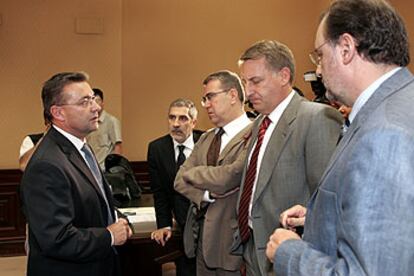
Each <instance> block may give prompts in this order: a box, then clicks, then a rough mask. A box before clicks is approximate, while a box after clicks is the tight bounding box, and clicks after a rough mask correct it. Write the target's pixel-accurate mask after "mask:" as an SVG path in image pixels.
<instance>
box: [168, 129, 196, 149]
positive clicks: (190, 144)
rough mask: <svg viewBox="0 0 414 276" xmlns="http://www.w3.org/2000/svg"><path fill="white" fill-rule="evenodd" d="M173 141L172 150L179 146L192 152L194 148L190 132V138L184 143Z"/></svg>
mask: <svg viewBox="0 0 414 276" xmlns="http://www.w3.org/2000/svg"><path fill="white" fill-rule="evenodd" d="M172 140H173V144H174V149H176V148H177V147H178V146H179V145H183V146H185V147H186V148H188V149H190V150H193V148H194V139H193V133H192V132H191V134H190V136H188V138H187V139H186V140H185V141H184V143H182V144H180V143H178V142H177V141H175V140H174V138H173V139H172Z"/></svg>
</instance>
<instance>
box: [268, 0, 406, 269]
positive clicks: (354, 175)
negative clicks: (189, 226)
mask: <svg viewBox="0 0 414 276" xmlns="http://www.w3.org/2000/svg"><path fill="white" fill-rule="evenodd" d="M311 57H312V61H313V62H314V63H315V65H316V66H317V73H319V74H321V75H322V77H323V80H324V83H325V85H326V88H327V90H328V94H327V95H328V97H329V98H331V99H334V100H336V101H338V102H340V103H342V104H345V105H346V106H349V107H352V111H351V113H350V114H349V117H348V119H349V121H350V125H349V127H348V129H347V130H346V132H345V134H344V136H343V138H342V139H341V141H340V142H339V144H338V146H337V148H336V150H335V153H334V154H333V156H332V158H331V160H330V162H329V164H328V166H327V168H326V171H325V173H324V175H323V177H322V179H321V183H320V185H319V186H318V189H317V190H316V192H315V193H314V194H313V196H312V198H311V200H310V202H309V204H308V208H307V212H305V211H304V209H303V207H302V208H300V209H301V210H300V209H299V210H298V207H295V208H294V209H296V211H295V210H292V209H290V210H288V211H287V213H285V215H287V216H284V217H283V216H282V220H283V219H284V220H285V221H286V219H287V218H286V217H288V218H289V219H288V220H287V221H288V222H289V221H290V220H291V219H294V218H299V219H302V221H303V216H304V215H305V214H306V220H305V233H304V235H303V240H302V239H300V237H299V236H298V235H296V233H294V232H292V231H289V230H286V229H277V230H276V231H275V232H274V234H273V235H272V236H271V238H270V241H269V243H268V247H267V256H268V257H269V259H271V260H272V261H273V262H274V270H275V272H276V274H277V275H295V276H296V275H299V276H300V275H413V271H414V262H413V259H414V258H413V256H414V239H413V233H414V212H413V210H414V170H413V168H414V124H413V121H414V109H413V105H414V76H413V75H412V73H411V72H410V71H409V70H408V69H407V68H406V66H407V65H408V63H409V61H410V48H409V39H408V35H407V30H406V28H405V26H404V22H403V20H402V18H401V17H400V15H399V14H398V13H397V12H396V11H395V9H394V8H393V7H391V6H390V4H389V3H387V2H386V1H383V0H375V1H373V0H337V1H333V2H332V4H331V6H330V7H329V8H328V10H327V11H326V12H324V14H323V17H322V20H321V22H320V24H319V27H318V30H317V33H316V38H315V50H314V51H313V52H312V54H311ZM289 224H291V222H289Z"/></svg>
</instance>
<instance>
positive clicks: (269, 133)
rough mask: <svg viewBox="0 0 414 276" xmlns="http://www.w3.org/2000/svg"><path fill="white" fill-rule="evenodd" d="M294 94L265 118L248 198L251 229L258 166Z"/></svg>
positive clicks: (250, 154) (292, 92) (291, 93)
mask: <svg viewBox="0 0 414 276" xmlns="http://www.w3.org/2000/svg"><path fill="white" fill-rule="evenodd" d="M295 93H296V92H295V91H293V90H292V91H291V92H290V94H289V95H288V96H287V97H286V98H285V99H284V100H283V101H282V102H281V103H280V104H278V105H277V106H276V108H275V109H274V110H273V111H272V112H271V113H270V114H269V115H267V117H269V119H270V120H271V123H270V125H269V127H268V128H267V130H266V133H265V135H264V137H263V142H262V146H261V147H260V150H259V155H258V157H257V170H256V177H255V179H254V183H253V188H252V197H251V198H250V204H249V226H250V228H253V226H252V221H251V219H250V216H251V212H252V203H253V197H254V192H255V190H256V185H257V179H258V177H259V172H260V166H261V165H262V159H263V155H264V153H265V150H266V148H267V145H268V144H269V140H270V137H271V136H272V133H273V130H274V129H275V127H276V125H277V123H278V122H279V120H280V117H282V114H283V112H285V110H286V108H287V106H288V105H289V103H290V102H291V101H292V98H293V95H295ZM256 143H257V142H256ZM255 145H256V144H255ZM255 145H254V146H253V148H252V151H251V152H250V153H249V164H250V158H251V157H252V154H253V150H254V148H255ZM243 181H244V180H243Z"/></svg>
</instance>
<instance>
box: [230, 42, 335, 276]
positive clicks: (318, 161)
mask: <svg viewBox="0 0 414 276" xmlns="http://www.w3.org/2000/svg"><path fill="white" fill-rule="evenodd" d="M239 64H240V72H241V77H242V80H243V82H244V84H245V88H246V95H247V97H248V99H249V101H250V102H251V103H252V104H253V107H254V109H255V110H257V111H258V112H259V113H260V114H261V115H260V116H259V117H258V118H257V119H256V121H255V122H254V124H253V127H252V139H251V141H252V143H251V144H250V145H249V147H248V159H247V162H246V165H245V168H244V172H243V177H242V185H241V187H240V193H239V200H238V205H237V210H238V220H239V233H236V235H235V241H234V248H233V249H234V252H235V253H239V254H243V257H244V260H245V261H246V270H247V275H254V276H256V275H268V273H269V272H270V271H272V267H271V265H270V262H269V261H268V260H267V259H266V256H265V249H266V243H267V242H268V240H269V236H270V234H271V233H272V232H273V230H274V229H275V228H276V227H277V226H278V225H279V214H280V213H281V212H282V211H284V210H285V209H286V208H288V207H290V206H292V205H295V204H304V203H306V202H307V201H308V199H309V197H310V195H311V194H312V193H313V191H314V190H315V189H316V187H317V185H318V182H319V180H320V178H321V176H322V173H323V171H324V169H325V167H326V165H327V163H328V161H329V158H330V157H331V154H332V152H333V151H334V149H335V146H336V142H337V140H338V136H339V132H340V128H341V124H342V117H341V115H340V113H339V112H338V111H337V110H335V109H334V108H332V107H330V106H328V105H325V104H319V103H313V102H309V101H307V100H306V99H305V98H303V97H300V96H299V95H297V93H296V92H295V91H294V90H293V89H292V84H293V78H294V74H295V63H294V58H293V54H292V52H291V51H290V49H289V48H288V47H287V46H286V45H284V44H282V43H280V42H278V41H273V40H264V41H259V42H257V43H255V44H254V45H252V46H251V47H250V48H249V49H247V50H246V51H245V52H244V53H243V54H242V56H241V58H240V61H239Z"/></svg>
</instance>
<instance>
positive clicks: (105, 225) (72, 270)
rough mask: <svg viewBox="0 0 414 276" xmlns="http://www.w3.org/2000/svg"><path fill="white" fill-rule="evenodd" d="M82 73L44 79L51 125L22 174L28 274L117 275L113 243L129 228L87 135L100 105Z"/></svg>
mask: <svg viewBox="0 0 414 276" xmlns="http://www.w3.org/2000/svg"><path fill="white" fill-rule="evenodd" d="M87 81H88V78H87V76H86V75H85V74H83V73H60V74H57V75H54V76H53V77H52V78H50V79H49V80H48V81H47V82H46V83H45V84H44V86H43V90H42V100H43V108H44V114H45V118H46V119H47V120H48V121H50V123H51V127H50V129H49V131H48V132H47V134H46V135H45V136H44V137H43V139H42V141H41V142H40V144H39V146H38V147H37V149H36V151H35V152H34V154H33V155H32V157H31V159H30V161H29V164H28V165H27V167H26V170H25V172H24V175H23V178H22V184H21V196H22V202H23V211H24V213H25V215H26V218H27V222H28V225H29V245H30V252H29V257H28V266H27V275H29V276H30V275H60V276H65V275H68V276H69V275H80V276H93V275H96V276H98V275H108V276H115V275H117V276H118V275H121V273H120V271H119V261H118V258H117V254H116V250H115V248H114V246H115V245H121V244H123V243H125V241H126V239H127V238H128V237H129V236H130V235H131V229H130V228H129V226H128V222H127V221H126V220H125V219H122V218H121V219H119V220H117V218H116V215H115V212H114V208H113V201H112V197H111V192H110V190H109V186H108V184H107V183H106V181H105V179H104V178H103V176H102V173H101V171H100V170H99V166H98V164H97V162H96V159H95V157H94V155H93V153H92V152H91V150H90V148H89V146H88V145H87V144H86V143H85V141H86V140H85V137H86V135H88V134H89V133H90V132H92V131H94V130H96V129H97V128H98V113H99V110H100V107H99V105H98V104H97V103H96V102H95V100H94V96H93V92H92V89H91V88H90V86H89V84H88V82H87Z"/></svg>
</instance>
